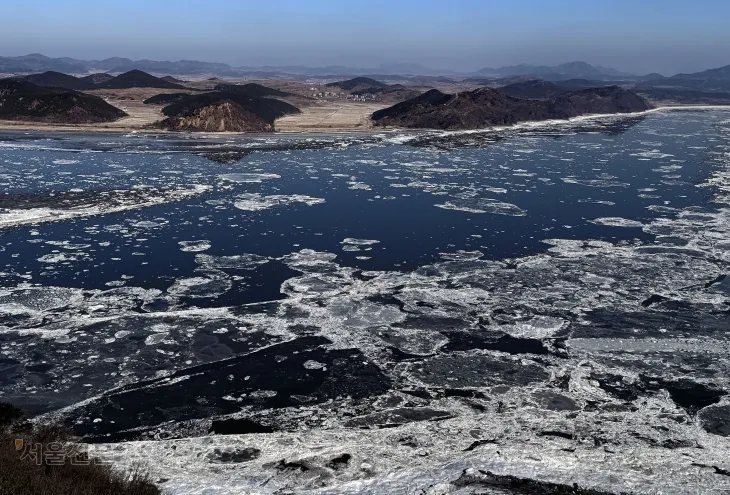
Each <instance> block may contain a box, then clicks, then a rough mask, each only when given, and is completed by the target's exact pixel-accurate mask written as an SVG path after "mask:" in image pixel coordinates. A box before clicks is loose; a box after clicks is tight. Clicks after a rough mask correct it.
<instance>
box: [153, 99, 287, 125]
mask: <svg viewBox="0 0 730 495" xmlns="http://www.w3.org/2000/svg"><path fill="white" fill-rule="evenodd" d="M299 112H300V110H299V109H298V108H297V107H295V106H293V105H290V104H289V103H285V102H283V101H279V100H275V99H273V98H259V97H254V96H249V95H247V94H246V93H241V92H234V91H214V92H212V93H205V94H201V95H191V96H189V97H186V98H183V99H181V100H179V101H178V102H176V103H173V104H171V105H168V106H166V107H165V108H163V109H162V113H164V114H165V115H166V116H167V117H168V118H166V119H165V120H163V121H162V122H160V126H161V127H163V128H165V129H169V130H174V131H202V132H273V131H274V120H276V119H277V118H279V117H283V116H284V115H288V114H293V113H299Z"/></svg>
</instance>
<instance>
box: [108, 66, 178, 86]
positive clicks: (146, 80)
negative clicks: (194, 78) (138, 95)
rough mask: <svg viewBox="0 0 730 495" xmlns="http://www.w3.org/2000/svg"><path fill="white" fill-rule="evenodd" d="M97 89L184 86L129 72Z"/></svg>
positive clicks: (141, 73)
mask: <svg viewBox="0 0 730 495" xmlns="http://www.w3.org/2000/svg"><path fill="white" fill-rule="evenodd" d="M96 87H97V88H98V89H129V88H162V89H185V86H181V85H180V84H176V83H172V82H169V81H165V80H164V79H160V78H159V77H155V76H153V75H152V74H147V73H146V72H143V71H141V70H130V71H129V72H125V73H124V74H119V75H118V76H117V77H115V78H113V79H109V80H108V81H106V82H103V83H100V84H98V85H97V86H96Z"/></svg>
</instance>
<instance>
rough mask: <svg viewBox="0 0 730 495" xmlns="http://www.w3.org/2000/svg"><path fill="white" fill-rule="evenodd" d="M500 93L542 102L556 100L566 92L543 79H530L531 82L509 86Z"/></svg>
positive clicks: (500, 89)
mask: <svg viewBox="0 0 730 495" xmlns="http://www.w3.org/2000/svg"><path fill="white" fill-rule="evenodd" d="M499 91H500V92H502V93H504V94H506V95H508V96H513V97H515V98H523V99H524V98H528V99H538V100H542V99H547V98H554V97H555V96H557V95H559V94H561V93H563V92H565V91H566V90H565V88H561V87H560V86H558V85H557V84H553V83H551V82H548V81H543V80H542V79H530V80H529V81H523V82H516V83H512V84H507V85H505V86H502V87H501V88H499Z"/></svg>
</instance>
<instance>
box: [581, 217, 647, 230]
mask: <svg viewBox="0 0 730 495" xmlns="http://www.w3.org/2000/svg"><path fill="white" fill-rule="evenodd" d="M591 223H595V224H597V225H606V226H608V227H639V228H640V227H643V226H644V224H643V223H641V222H639V221H637V220H629V219H627V218H621V217H601V218H596V219H594V220H591Z"/></svg>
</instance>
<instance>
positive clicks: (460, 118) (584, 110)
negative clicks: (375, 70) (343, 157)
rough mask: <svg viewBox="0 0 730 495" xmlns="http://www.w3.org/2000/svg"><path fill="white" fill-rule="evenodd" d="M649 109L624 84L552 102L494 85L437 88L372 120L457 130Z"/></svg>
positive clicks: (382, 123)
mask: <svg viewBox="0 0 730 495" xmlns="http://www.w3.org/2000/svg"><path fill="white" fill-rule="evenodd" d="M649 108H651V105H650V104H649V103H648V102H646V100H644V99H643V98H641V97H640V96H638V95H637V94H635V93H633V92H631V91H628V90H626V89H622V88H620V87H618V86H606V87H601V88H588V89H582V90H578V91H569V92H564V93H561V94H559V95H558V96H557V97H555V98H552V99H547V100H530V99H522V98H515V97H512V96H509V95H506V94H504V93H503V92H501V91H499V90H496V89H491V88H480V89H477V90H475V91H466V92H463V93H457V94H453V95H450V94H445V93H442V92H440V91H438V90H435V89H434V90H431V91H428V92H427V93H424V94H423V95H420V96H418V97H416V98H413V99H410V100H407V101H404V102H401V103H399V104H397V105H394V106H392V107H389V108H385V109H383V110H379V111H377V112H375V113H373V115H372V119H373V121H374V123H375V125H380V126H396V127H408V128H424V129H454V130H456V129H478V128H481V127H489V126H494V125H509V124H516V123H518V122H525V121H539V120H547V119H564V118H570V117H577V116H579V115H585V114H599V113H606V114H610V113H630V112H640V111H644V110H648V109H649Z"/></svg>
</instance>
